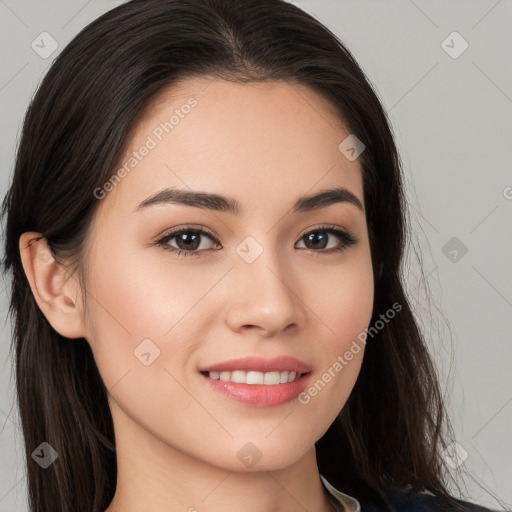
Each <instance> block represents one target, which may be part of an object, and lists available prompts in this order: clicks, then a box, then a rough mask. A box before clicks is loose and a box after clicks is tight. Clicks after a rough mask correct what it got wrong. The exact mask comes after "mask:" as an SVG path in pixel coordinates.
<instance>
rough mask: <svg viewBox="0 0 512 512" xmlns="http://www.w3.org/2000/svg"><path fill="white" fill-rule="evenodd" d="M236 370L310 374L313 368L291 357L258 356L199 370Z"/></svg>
mask: <svg viewBox="0 0 512 512" xmlns="http://www.w3.org/2000/svg"><path fill="white" fill-rule="evenodd" d="M235 370H242V371H255V372H262V373H266V372H275V371H280V372H284V371H289V372H296V373H308V372H310V371H311V370H312V368H311V366H310V365H308V364H306V363H304V362H303V361H299V360H298V359H295V358H294V357H290V356H278V357H272V358H266V357H257V356H252V357H241V358H239V359H230V360H229V361H224V362H222V363H217V364H212V365H210V366H204V367H202V368H199V371H200V372H231V371H235Z"/></svg>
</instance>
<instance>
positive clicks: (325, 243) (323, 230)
mask: <svg viewBox="0 0 512 512" xmlns="http://www.w3.org/2000/svg"><path fill="white" fill-rule="evenodd" d="M332 238H337V239H338V244H337V245H336V244H335V245H334V246H332V245H331V246H330V247H329V242H330V239H332ZM302 241H305V244H306V249H309V250H313V252H320V253H328V254H330V253H333V252H340V251H346V250H347V249H348V248H349V247H350V246H352V245H354V244H355V243H356V242H357V240H356V239H355V238H354V237H353V236H352V235H351V234H350V233H348V232H347V231H345V230H344V229H340V228H338V227H336V226H320V227H318V228H315V229H314V230H313V231H308V232H307V233H306V234H304V235H302V236H301V237H300V240H299V242H302ZM299 242H298V243H299ZM319 249H320V250H319ZM325 249H328V250H325Z"/></svg>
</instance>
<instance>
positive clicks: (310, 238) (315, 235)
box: [307, 233, 327, 249]
mask: <svg viewBox="0 0 512 512" xmlns="http://www.w3.org/2000/svg"><path fill="white" fill-rule="evenodd" d="M307 237H308V241H310V242H311V241H313V247H314V248H318V247H319V246H320V247H321V248H322V249H325V247H326V244H325V242H326V241H327V236H326V235H325V234H322V233H320V234H319V233H311V234H309V235H307ZM315 238H317V239H319V240H317V241H319V242H320V244H318V243H316V242H315V241H314V239H315ZM322 242H324V243H323V244H322Z"/></svg>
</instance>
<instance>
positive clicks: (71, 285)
mask: <svg viewBox="0 0 512 512" xmlns="http://www.w3.org/2000/svg"><path fill="white" fill-rule="evenodd" d="M19 249H20V257H21V262H22V265H23V269H24V271H25V275H26V276H27V280H28V282H29V284H30V288H31V290H32V294H33V295H34V299H35V301H36V302H37V305H38V306H39V309H40V310H41V311H42V313H43V314H44V316H45V317H46V318H47V320H48V322H49V323H50V324H51V326H52V327H53V328H54V329H55V330H56V331H57V332H58V333H59V334H61V335H62V336H65V337H66V338H81V337H85V331H84V325H83V319H82V312H81V310H80V308H79V307H77V306H78V305H77V304H76V303H75V300H74V299H73V297H78V294H77V291H78V290H79V286H78V284H77V283H76V281H75V279H74V278H73V277H72V276H70V275H69V274H68V272H67V270H66V269H65V268H64V267H62V266H61V265H58V264H57V262H56V261H55V259H54V257H53V254H52V252H51V251H50V248H49V247H48V244H47V242H46V239H45V238H44V237H43V235H42V234H41V233H36V232H34V231H30V232H26V233H23V234H22V235H21V236H20V239H19Z"/></svg>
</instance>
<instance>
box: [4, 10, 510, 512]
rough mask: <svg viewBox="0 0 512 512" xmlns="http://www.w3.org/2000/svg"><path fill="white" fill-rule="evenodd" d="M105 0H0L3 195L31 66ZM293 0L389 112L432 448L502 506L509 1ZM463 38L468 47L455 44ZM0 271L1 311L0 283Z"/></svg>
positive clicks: (7, 422) (15, 490) (506, 442)
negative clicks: (441, 408)
mask: <svg viewBox="0 0 512 512" xmlns="http://www.w3.org/2000/svg"><path fill="white" fill-rule="evenodd" d="M120 3H122V2H114V1H106V0H89V1H87V0H73V1H70V0H67V1H64V0H58V1H57V0H55V1H51V2H50V1H36V0H32V1H28V0H23V1H19V0H16V1H15V0H0V47H1V48H2V52H1V56H0V59H1V60H0V69H1V70H2V71H1V75H0V104H1V108H2V111H1V116H0V130H1V131H0V158H1V167H0V169H1V170H0V192H1V195H2V197H3V195H4V194H5V191H6V190H7V186H8V182H9V180H10V175H11V172H12V164H13V159H14V151H15V148H16V143H17V136H18V131H19V129H20V126H21V120H22V116H23V114H24V111H25V109H26V107H27V105H28V102H29V99H30V98H31V96H32V95H33V93H34V92H35V90H36V87H37V85H38V83H39V81H40V80H41V78H42V76H43V75H44V72H45V71H46V69H47V68H48V66H49V65H50V63H51V61H52V59H53V58H54V57H55V56H56V55H57V53H58V52H59V51H60V50H61V49H62V48H63V47H64V46H65V45H66V44H67V43H68V42H69V41H70V40H71V39H72V38H73V36H74V35H76V34H77V33H78V31H79V30H80V29H81V28H82V27H84V26H85V25H86V24H87V23H89V22H90V21H92V20H93V19H94V18H96V17H97V16H99V15H100V14H101V13H103V12H104V11H106V10H108V9H110V8H112V7H114V6H116V5H119V4H120ZM294 3H295V4H297V5H298V6H300V7H302V8H303V9H304V10H306V11H307V12H309V13H311V14H313V15H314V16H316V17H317V18H319V19H320V21H322V22H323V23H324V24H325V25H327V26H328V27H329V28H330V29H331V30H332V31H333V32H334V33H336V34H337V35H338V36H339V37H340V38H341V39H342V41H344V42H345V43H346V44H347V46H348V48H349V49H350V50H351V51H352V52H353V54H354V55H355V57H356V59H358V61H359V63H360V64H361V66H362V67H363V69H364V70H365V72H366V73H367V75H368V77H369V79H370V81H371V82H372V83H373V84H374V85H375V87H376V89H377V91H378V95H379V97H380V99H381V101H382V103H383V104H384V107H385V108H386V110H387V112H388V113H389V117H390V120H391V123H392V125H393V129H394V132H395V134H396V137H397V143H398V146H399V150H400V152H401V156H402V160H403V165H404V171H405V176H406V186H407V194H408V198H409V201H410V213H411V222H412V231H413V236H412V239H411V245H410V246H409V248H408V252H407V255H408V257H407V267H406V275H407V287H408V289H409V292H410V297H411V301H412V303H413V305H414V307H415V310H416V311H417V314H418V317H419V321H420V324H421V325H422V326H423V328H424V330H425V333H426V335H427V336H428V338H429V344H430V347H431V351H432V354H433V355H434V357H435V360H436V362H437V364H438V366H439V372H440V377H441V382H442V385H443V390H444V391H445V393H446V396H447V401H448V405H449V411H450V414H451V418H452V424H453V426H454V429H455V432H456V436H457V443H458V445H459V446H460V448H458V450H459V451H458V452H450V453H448V454H447V456H451V460H452V461H454V465H457V464H460V466H459V468H460V469H462V470H464V471H465V473H466V474H467V475H469V476H471V477H472V478H470V477H466V478H465V488H464V487H463V489H465V490H466V493H467V494H466V496H467V497H468V498H470V499H472V500H474V501H477V502H479V503H481V504H484V505H487V506H491V507H494V508H496V509H501V507H502V506H503V507H506V508H511V506H512V505H511V504H512V463H511V459H512V446H511V445H512V443H511V436H510V434H511V432H512V428H511V427H512V403H511V402H512V377H511V372H510V362H511V361H512V314H511V313H512V272H511V271H510V262H511V261H512V257H511V256H512V238H511V233H512V230H511V227H512V226H511V224H512V222H511V219H512V172H511V160H512V158H511V156H512V150H511V146H512V144H511V142H512V140H511V134H512V130H511V125H512V115H511V114H512V71H511V67H510V62H511V60H510V57H511V49H512V2H511V0H498V1H496V0H492V1H472V2H469V1H467V0H460V1H453V0H452V1H447V0H442V1H441V0H439V1H425V0H423V1H420V0H414V1H413V0H389V1H387V2H384V1H377V0H374V1H368V0H365V1H362V0H339V1H336V0H294ZM45 31H46V32H48V33H49V34H50V35H51V37H52V38H54V39H55V40H56V41H57V42H58V49H57V50H56V51H55V52H54V53H53V54H52V55H50V56H49V57H47V58H42V57H41V56H40V55H39V54H38V53H36V51H34V49H33V48H32V47H31V43H32V42H33V41H34V40H35V41H36V43H37V42H38V41H39V45H40V47H42V46H43V45H44V48H46V50H48V49H49V48H51V46H50V40H49V39H45V43H44V44H43V43H41V42H40V40H41V38H40V37H39V35H40V34H41V33H42V32H45ZM454 31H456V32H458V33H459V34H460V36H457V35H452V33H453V32H454ZM42 37H45V38H47V36H42ZM443 41H445V42H444V43H443ZM464 41H466V42H467V44H468V48H467V49H466V50H465V51H464V52H462V53H460V52H461V50H462V49H463V48H464V46H465V44H466V43H465V42H464ZM39 51H40V52H41V51H43V48H41V49H40V50H39ZM450 53H451V55H450ZM466 250H467V252H464V251H466ZM417 251H420V253H419V254H420V255H421V258H418V256H417ZM0 284H1V285H2V289H3V290H4V292H3V293H2V294H1V296H0V307H1V308H2V313H3V317H4V318H6V315H7V296H6V293H5V286H6V282H5V281H4V282H3V283H0ZM429 296H430V301H431V302H430V305H429V302H428V301H427V298H428V297H429ZM9 335H10V325H9V322H8V321H7V320H5V323H4V328H3V331H2V338H1V343H0V359H1V361H2V366H1V374H0V379H1V382H0V432H1V434H0V460H1V466H0V512H7V511H9V512H10V511H14V510H19V511H26V510H27V505H26V498H25V493H26V487H25V477H24V465H23V461H22V456H21V455H22V444H21V434H20V430H19V426H18V416H17V411H16V408H15V406H14V389H13V387H12V382H11V371H10V367H11V360H10V359H9V357H8V348H9V343H10V339H9ZM452 358H453V360H452ZM454 453H459V457H460V458H457V457H455V456H454ZM466 457H467V458H466ZM463 459H464V460H463ZM493 496H494V498H493Z"/></svg>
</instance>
